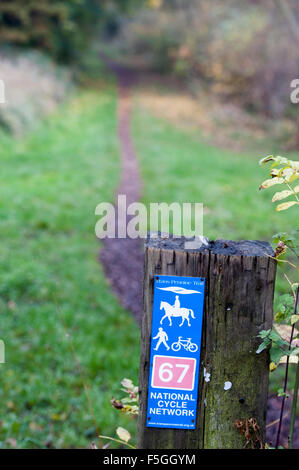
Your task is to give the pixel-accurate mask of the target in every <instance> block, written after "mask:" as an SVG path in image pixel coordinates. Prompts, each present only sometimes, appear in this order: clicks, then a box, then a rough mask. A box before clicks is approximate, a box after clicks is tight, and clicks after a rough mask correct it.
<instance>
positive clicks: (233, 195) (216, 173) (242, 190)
mask: <svg viewBox="0 0 299 470" xmlns="http://www.w3.org/2000/svg"><path fill="white" fill-rule="evenodd" d="M133 132H134V139H135V142H136V147H137V151H138V154H139V157H140V159H141V167H142V175H143V180H144V202H145V203H146V204H149V203H150V202H162V201H164V202H167V203H171V202H179V203H182V202H202V203H203V204H204V235H205V236H207V237H208V238H210V239H216V238H223V239H232V240H242V239H253V240H255V239H256V240H268V241H270V242H271V238H272V235H273V234H274V233H276V232H279V231H290V230H291V229H292V228H293V226H294V212H291V211H287V212H284V213H283V212H280V213H277V212H275V210H274V207H271V202H270V200H271V193H269V191H265V192H263V191H262V192H259V191H258V186H259V185H260V183H261V182H262V181H263V180H265V179H267V177H268V175H267V171H266V170H265V169H262V168H260V167H259V165H258V160H259V159H260V158H261V157H263V156H264V155H257V154H249V153H248V154H245V153H236V152H229V151H227V150H223V149H220V148H216V147H212V146H210V145H208V144H207V143H205V142H204V141H203V139H202V138H201V136H200V135H198V133H196V132H195V131H194V130H190V132H184V131H182V130H179V129H178V128H176V127H175V126H173V125H172V124H170V123H169V122H167V121H165V120H162V119H157V118H154V117H153V116H152V115H150V114H149V113H148V112H145V111H144V109H142V108H138V107H137V109H136V111H135V116H134V122H133ZM271 150H272V149H271V148H269V152H268V153H270V152H271ZM289 157H290V158H292V157H294V158H295V159H296V158H297V159H298V156H297V157H296V156H295V155H289ZM273 191H274V190H273ZM285 291H288V286H287V283H286V282H284V280H283V279H282V276H278V278H277V293H276V297H278V294H279V293H282V292H285ZM280 369H281V370H280V371H277V372H276V373H275V374H273V375H271V377H272V382H271V391H275V390H277V388H280V387H281V386H282V375H283V368H282V367H281V368H280ZM291 369H292V368H291ZM292 374H293V370H291V372H290V377H291V380H290V383H291V384H292Z"/></svg>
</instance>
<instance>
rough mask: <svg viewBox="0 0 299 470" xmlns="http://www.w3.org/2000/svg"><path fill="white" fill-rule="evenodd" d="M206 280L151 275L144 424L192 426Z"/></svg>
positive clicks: (151, 425)
mask: <svg viewBox="0 0 299 470" xmlns="http://www.w3.org/2000/svg"><path fill="white" fill-rule="evenodd" d="M204 288H205V279H204V278H197V277H181V276H160V275H156V276H155V287H154V306H153V320H152V335H151V355H150V374H149V389H148V403H147V421H146V423H147V424H146V425H147V427H155V428H174V429H195V426H196V408H197V390H198V380H199V365H200V347H201V337H202V319H203V306H204Z"/></svg>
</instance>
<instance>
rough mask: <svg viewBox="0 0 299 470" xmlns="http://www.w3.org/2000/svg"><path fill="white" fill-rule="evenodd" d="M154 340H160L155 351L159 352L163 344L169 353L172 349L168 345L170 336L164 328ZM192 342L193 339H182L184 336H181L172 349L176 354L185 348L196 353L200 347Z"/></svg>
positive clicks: (160, 329)
mask: <svg viewBox="0 0 299 470" xmlns="http://www.w3.org/2000/svg"><path fill="white" fill-rule="evenodd" d="M153 339H159V341H158V342H157V344H156V347H155V348H154V350H155V351H158V349H159V348H160V346H161V344H164V346H165V348H166V349H167V351H169V349H170V347H169V346H168V344H167V341H168V335H167V333H166V332H165V331H164V330H163V328H162V327H160V328H159V331H158V333H157V335H156V336H155V337H154V338H153ZM191 340H192V338H187V339H182V336H179V337H178V340H177V341H175V342H173V343H172V345H171V349H172V350H173V351H175V352H176V351H179V350H180V349H181V348H184V349H185V350H186V351H190V352H196V351H197V350H198V346H197V344H195V343H192V342H191Z"/></svg>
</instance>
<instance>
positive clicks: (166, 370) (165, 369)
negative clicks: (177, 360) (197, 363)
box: [159, 362, 190, 384]
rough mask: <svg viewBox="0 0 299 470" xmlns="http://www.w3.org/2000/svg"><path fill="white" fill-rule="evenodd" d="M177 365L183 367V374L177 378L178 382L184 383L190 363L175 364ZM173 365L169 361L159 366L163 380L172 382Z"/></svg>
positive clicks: (160, 376)
mask: <svg viewBox="0 0 299 470" xmlns="http://www.w3.org/2000/svg"><path fill="white" fill-rule="evenodd" d="M175 367H177V368H180V369H183V370H182V372H181V375H180V376H179V378H178V379H177V383H179V384H180V383H182V382H183V380H184V377H185V375H186V374H187V372H188V370H189V368H190V365H189V364H175ZM172 369H173V365H172V364H170V363H169V362H164V363H163V364H161V366H160V368H159V378H160V380H162V382H166V383H167V382H170V381H171V380H172V379H173V372H172Z"/></svg>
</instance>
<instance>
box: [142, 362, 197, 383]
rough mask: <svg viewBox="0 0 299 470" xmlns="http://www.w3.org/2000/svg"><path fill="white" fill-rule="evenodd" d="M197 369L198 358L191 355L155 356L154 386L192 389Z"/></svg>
mask: <svg viewBox="0 0 299 470" xmlns="http://www.w3.org/2000/svg"><path fill="white" fill-rule="evenodd" d="M195 371H196V359H194V358H189V357H173V356H159V355H156V356H154V362H153V369H152V381H151V385H152V387H153V388H167V389H175V390H177V389H180V390H188V391H192V390H193V389H194V378H195Z"/></svg>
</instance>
